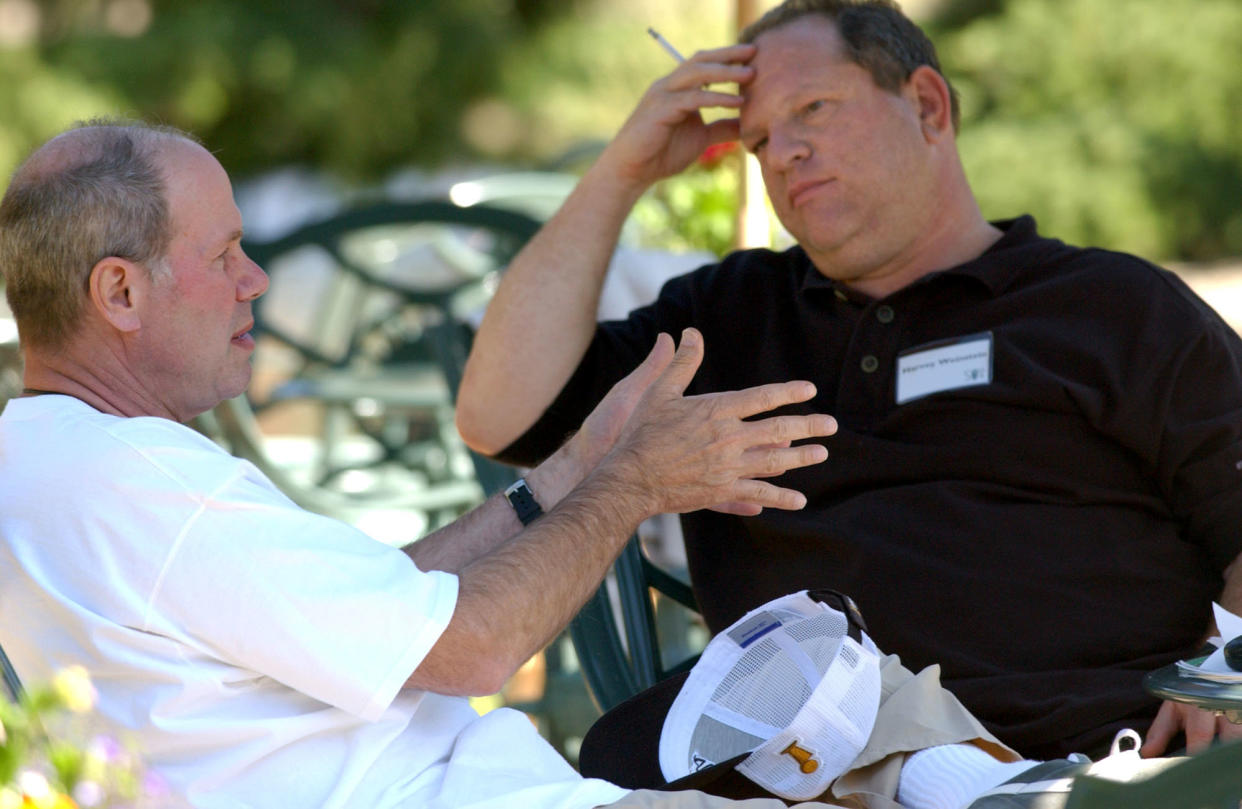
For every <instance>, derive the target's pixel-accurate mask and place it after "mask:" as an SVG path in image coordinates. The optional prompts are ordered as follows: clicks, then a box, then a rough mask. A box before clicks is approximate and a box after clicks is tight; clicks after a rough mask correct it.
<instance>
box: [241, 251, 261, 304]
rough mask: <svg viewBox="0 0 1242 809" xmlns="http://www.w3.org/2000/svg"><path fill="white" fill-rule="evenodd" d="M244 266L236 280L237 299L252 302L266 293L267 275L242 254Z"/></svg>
mask: <svg viewBox="0 0 1242 809" xmlns="http://www.w3.org/2000/svg"><path fill="white" fill-rule="evenodd" d="M242 255H243V258H244V264H245V266H244V267H243V268H242V272H241V276H240V277H239V278H238V279H237V299H238V300H239V301H252V300H254V299H255V298H257V297H259V296H260V295H262V294H263V293H264V292H266V291H267V283H268V280H267V273H265V272H264V271H263V268H262V267H260V266H259V265H258V264H256V263H254V262H253V261H251V260H250V256H247V255H245V254H244V253H243V254H242Z"/></svg>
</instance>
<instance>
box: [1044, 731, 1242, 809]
mask: <svg viewBox="0 0 1242 809" xmlns="http://www.w3.org/2000/svg"><path fill="white" fill-rule="evenodd" d="M1239 802H1242V742H1232V743H1229V744H1222V745H1219V746H1216V747H1212V748H1210V749H1208V750H1206V751H1204V752H1202V753H1198V754H1196V755H1193V756H1189V757H1187V759H1186V760H1185V761H1184V762H1182V763H1180V764H1178V765H1176V766H1174V767H1170V768H1169V769H1167V770H1164V771H1162V772H1160V773H1158V774H1156V775H1154V776H1152V777H1150V778H1147V779H1145V780H1143V781H1134V782H1131V783H1128V784H1127V783H1118V782H1116V781H1107V780H1104V779H1102V778H1092V777H1091V776H1081V777H1079V778H1078V779H1077V780H1075V781H1074V787H1073V790H1072V791H1071V792H1070V795H1069V799H1068V800H1067V801H1066V804H1065V809H1237V807H1238V806H1239Z"/></svg>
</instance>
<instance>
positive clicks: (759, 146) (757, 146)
mask: <svg viewBox="0 0 1242 809" xmlns="http://www.w3.org/2000/svg"><path fill="white" fill-rule="evenodd" d="M767 145H768V139H767V138H763V139H762V140H758V141H755V143H754V144H753V145H752V146H751V147H750V153H751V154H756V155H757V154H759V152H761V151H762V150H763V147H765V146H767Z"/></svg>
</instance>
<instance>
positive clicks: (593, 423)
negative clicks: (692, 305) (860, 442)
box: [579, 329, 837, 514]
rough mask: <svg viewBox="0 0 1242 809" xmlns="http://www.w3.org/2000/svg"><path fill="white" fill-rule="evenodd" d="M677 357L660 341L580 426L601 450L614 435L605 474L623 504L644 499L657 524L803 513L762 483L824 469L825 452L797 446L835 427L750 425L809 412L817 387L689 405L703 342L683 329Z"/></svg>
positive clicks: (796, 498)
mask: <svg viewBox="0 0 1242 809" xmlns="http://www.w3.org/2000/svg"><path fill="white" fill-rule="evenodd" d="M671 348H672V346H671V341H670V340H669V338H668V337H667V336H665V335H661V336H660V338H659V339H658V340H657V341H656V346H655V348H654V349H653V350H652V352H651V355H649V356H648V357H647V360H646V361H645V362H644V363H643V364H642V365H641V366H640V367H639V368H638V369H637V370H636V371H635V372H634V373H632V374H631V375H630V376H629V377H626V379H624V380H622V382H620V383H618V385H617V386H616V387H614V388H613V390H612V391H611V392H610V393H609V395H608V397H606V398H605V399H604V401H602V402H601V403H600V406H599V407H597V408H596V410H595V411H594V412H593V413H592V414H591V416H590V417H589V418H588V419H587V421H586V423H584V425H583V433H584V434H589V435H590V436H592V437H593V438H594V439H596V440H600V439H605V438H606V437H607V436H608V434H609V433H610V432H611V431H614V430H615V431H616V438H615V443H614V444H613V446H612V449H611V451H610V452H609V453H608V455H607V457H605V458H604V460H603V462H602V463H601V469H605V468H606V469H607V473H608V474H609V475H610V476H611V477H612V478H613V481H614V483H615V485H616V486H617V487H618V490H619V494H621V495H623V496H630V497H635V498H640V499H641V500H642V501H643V503H644V506H645V508H644V510H645V511H646V512H647V513H651V514H656V513H663V512H682V511H694V510H696V509H701V508H708V507H712V506H717V505H720V504H727V505H724V506H722V509H723V510H727V511H730V512H733V513H745V514H756V513H758V512H759V511H760V510H762V509H763V508H782V509H799V508H802V507H803V506H805V505H806V498H805V497H804V496H803V495H802V494H801V493H800V492H796V491H793V490H792V489H787V488H783V487H780V486H776V485H774V484H772V483H770V482H767V481H765V480H762V478H767V477H773V476H776V475H780V474H782V473H784V472H786V471H788V470H790V469H794V468H797V467H801V466H808V465H811V464H815V463H820V462H822V461H824V460H825V459H826V458H827V457H828V451H827V449H826V448H825V447H824V446H823V445H822V444H814V443H812V444H803V445H798V446H792V445H791V444H792V443H793V442H796V441H800V440H803V439H808V438H817V437H823V436H829V435H832V434H833V433H835V432H836V429H837V424H836V421H835V420H834V419H833V418H832V417H831V416H827V415H823V414H811V415H805V416H770V417H768V418H763V419H758V420H754V421H748V420H747V419H749V418H750V417H752V416H757V415H759V414H761V413H765V412H768V411H770V410H774V409H776V408H779V407H783V406H785V405H789V404H795V403H798V402H805V401H807V400H809V399H811V398H812V397H813V396H814V395H815V386H814V385H812V384H811V383H810V382H803V381H794V382H781V383H774V384H769V385H760V386H757V387H753V388H747V389H745V390H740V391H729V392H725V393H710V394H704V395H700V396H685V395H684V393H685V390H686V387H687V386H688V385H689V384H690V380H691V379H692V378H693V377H694V374H695V372H696V371H698V368H699V365H700V363H701V362H702V360H703V350H704V349H703V338H702V335H700V334H699V332H698V331H697V330H695V329H687V330H686V331H685V332H684V333H683V334H682V339H681V345H680V346H679V347H678V349H677V352H676V354H672V355H671V358H670V354H671ZM622 419H624V420H622ZM619 425H620V426H619ZM587 437H588V436H587V435H581V436H579V438H582V439H584V440H586V439H587Z"/></svg>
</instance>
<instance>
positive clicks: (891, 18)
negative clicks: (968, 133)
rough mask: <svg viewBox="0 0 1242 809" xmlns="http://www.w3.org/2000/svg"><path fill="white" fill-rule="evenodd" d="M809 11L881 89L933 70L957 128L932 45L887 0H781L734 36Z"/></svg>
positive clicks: (954, 103)
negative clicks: (828, 23) (825, 22)
mask: <svg viewBox="0 0 1242 809" xmlns="http://www.w3.org/2000/svg"><path fill="white" fill-rule="evenodd" d="M812 14H814V15H818V16H821V17H827V18H828V19H830V20H832V22H833V23H834V24H835V25H836V26H837V31H838V32H839V33H840V34H841V38H842V39H843V40H844V41H845V47H846V52H847V54H848V55H849V57H850V59H851V60H852V61H853V62H854V63H855V64H857V65H859V66H860V67H862V68H865V69H866V71H867V72H868V73H870V74H871V79H872V80H873V81H874V82H875V83H876V86H877V87H879V88H881V89H883V90H887V91H888V92H890V93H899V92H901V88H902V86H903V85H904V84H905V83H906V81H907V80H909V78H910V75H911V74H912V73H914V71H915V70H917V69H918V68H919V67H921V66H923V65H927V66H928V67H930V68H932V69H933V70H935V71H936V72H937V73H939V74H940V76H941V78H944V82H945V84H946V85H948V87H949V101H950V111H951V114H952V117H953V130H954V131H955V132H956V131H957V129H958V127H959V125H960V123H961V110H960V109H959V106H960V105H959V102H958V97H957V90H955V89H954V88H953V85H952V84H951V83H950V82H949V80H948V79H947V78H945V76H944V72H943V71H942V70H941V69H940V60H939V59H938V58H937V57H936V46H935V45H933V44H932V42H931V40H930V39H928V38H927V35H926V34H924V33H923V30H922V29H921V28H919V27H918V26H917V25H915V24H914V23H913V22H911V20H910V18H909V17H907V16H906V15H905V14H903V13H902V11H901V7H900V6H898V5H897V4H896V3H895V2H892V0H785V2H783V3H781V4H780V5H779V6H776V7H775V8H773V9H772V10H770V11H769V12H767V13H766V14H764V15H763V16H762V17H760V18H759V19H758V20H756V21H755V22H753V23H751V24H750V25H748V26H747V27H746V29H745V30H744V31H742V35H741V36H740V37H739V38H738V41H739V42H746V43H751V42H754V41H755V40H756V39H758V38H759V35H760V34H763V33H766V32H767V31H771V30H772V29H773V28H780V27H781V26H783V25H786V24H788V23H790V22H792V21H793V20H796V19H798V18H800V17H805V16H808V15H812Z"/></svg>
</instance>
